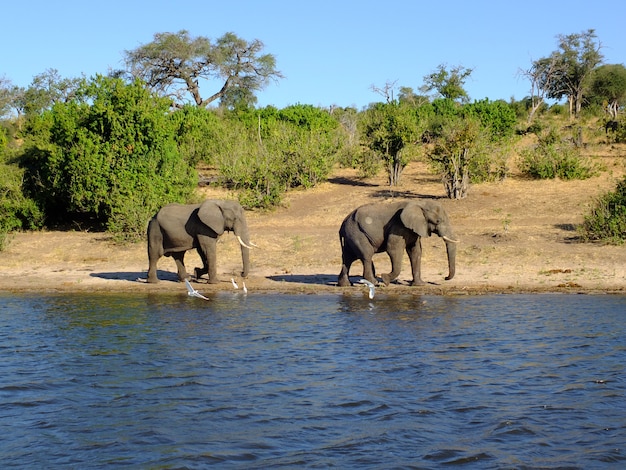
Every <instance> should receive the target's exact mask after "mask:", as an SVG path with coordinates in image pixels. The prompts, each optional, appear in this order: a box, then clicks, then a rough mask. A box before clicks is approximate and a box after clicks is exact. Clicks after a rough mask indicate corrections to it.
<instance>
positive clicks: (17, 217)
mask: <svg viewBox="0 0 626 470" xmlns="http://www.w3.org/2000/svg"><path fill="white" fill-rule="evenodd" d="M23 173H24V171H23V170H22V169H20V168H18V166H17V165H12V164H8V163H5V162H0V251H2V250H3V249H4V248H5V247H6V243H7V239H8V238H7V235H8V234H9V233H10V232H12V231H14V230H34V229H38V228H41V226H42V224H43V214H42V213H41V211H40V210H39V207H37V204H35V201H33V200H32V199H29V198H27V197H25V196H24V193H23V191H22V180H23Z"/></svg>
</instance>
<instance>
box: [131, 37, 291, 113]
mask: <svg viewBox="0 0 626 470" xmlns="http://www.w3.org/2000/svg"><path fill="white" fill-rule="evenodd" d="M263 47H264V45H263V43H262V42H261V41H259V40H258V39H255V40H253V41H250V42H247V41H245V40H243V39H241V38H239V37H237V36H236V35H235V34H233V33H226V34H224V35H223V36H222V37H220V38H219V39H217V40H216V41H215V43H211V41H210V39H208V38H206V37H204V36H198V37H191V36H190V35H189V32H188V31H185V30H181V31H179V32H178V33H157V34H155V35H154V41H152V42H151V43H148V44H145V45H143V46H140V47H138V48H137V49H135V50H132V51H125V55H126V58H125V60H126V65H127V68H128V70H129V72H130V74H131V75H132V76H134V77H138V78H141V79H142V80H143V81H145V82H146V83H147V84H148V86H149V87H150V88H152V89H153V90H155V91H157V92H158V93H160V94H163V95H165V96H169V97H171V98H172V99H173V100H174V105H175V106H177V107H180V106H181V105H182V104H184V103H185V102H186V101H188V100H185V99H184V97H185V96H186V95H190V96H191V99H192V101H193V103H195V104H196V105H197V106H201V107H206V106H207V105H208V104H209V103H212V102H214V101H216V100H218V99H219V100H221V99H224V100H225V101H227V104H228V105H229V106H231V105H232V104H233V99H234V98H237V97H244V98H245V100H246V101H248V102H249V101H250V97H249V95H248V93H253V92H255V91H257V90H260V89H263V88H264V87H265V86H266V85H267V84H268V82H269V80H271V79H278V78H282V75H281V73H280V72H278V71H277V70H276V59H275V58H274V56H273V55H271V54H261V51H262V50H263ZM205 81H209V82H210V81H213V82H217V83H218V86H219V89H218V90H217V91H215V92H214V93H213V94H211V95H210V96H208V97H206V98H203V97H202V94H201V93H200V83H201V82H205ZM237 89H241V92H240V93H239V94H237V93H235V92H234V91H235V90H237ZM235 101H236V100H235Z"/></svg>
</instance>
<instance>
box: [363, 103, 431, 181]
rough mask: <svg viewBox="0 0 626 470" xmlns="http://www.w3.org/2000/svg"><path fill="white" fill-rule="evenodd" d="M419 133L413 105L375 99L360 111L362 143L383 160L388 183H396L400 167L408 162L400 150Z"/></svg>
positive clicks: (413, 140)
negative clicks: (373, 102)
mask: <svg viewBox="0 0 626 470" xmlns="http://www.w3.org/2000/svg"><path fill="white" fill-rule="evenodd" d="M418 135H419V130H418V125H417V121H416V119H415V114H414V113H413V109H412V108H411V107H410V106H408V105H404V104H399V103H397V102H390V103H377V104H374V105H373V106H371V107H370V108H369V109H367V110H366V111H365V112H364V116H363V120H362V137H363V140H364V144H365V145H366V146H367V147H368V148H369V149H370V150H371V151H372V152H375V153H376V154H378V155H379V156H380V158H381V159H382V160H383V161H384V162H385V164H386V166H387V170H388V174H389V184H390V186H396V185H398V184H399V183H400V175H401V174H402V170H403V169H404V167H405V166H406V165H407V163H408V162H409V159H408V155H407V153H406V152H405V151H404V150H405V149H406V148H407V147H408V146H409V145H411V144H412V143H413V142H415V141H416V140H417V137H418Z"/></svg>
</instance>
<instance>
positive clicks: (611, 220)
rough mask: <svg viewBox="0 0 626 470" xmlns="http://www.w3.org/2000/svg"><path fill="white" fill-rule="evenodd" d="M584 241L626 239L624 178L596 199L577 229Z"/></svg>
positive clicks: (616, 242) (615, 242)
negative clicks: (613, 189) (612, 188)
mask: <svg viewBox="0 0 626 470" xmlns="http://www.w3.org/2000/svg"><path fill="white" fill-rule="evenodd" d="M579 232H580V234H581V236H582V238H583V240H585V241H604V242H607V243H614V244H622V243H624V241H626V178H624V179H622V181H620V182H619V183H618V184H617V187H616V188H615V191H610V192H608V193H606V194H604V195H603V196H601V197H600V198H598V200H597V201H596V203H595V205H594V207H592V209H591V211H590V213H589V214H587V215H586V216H585V220H584V223H583V225H582V226H581V227H580V230H579Z"/></svg>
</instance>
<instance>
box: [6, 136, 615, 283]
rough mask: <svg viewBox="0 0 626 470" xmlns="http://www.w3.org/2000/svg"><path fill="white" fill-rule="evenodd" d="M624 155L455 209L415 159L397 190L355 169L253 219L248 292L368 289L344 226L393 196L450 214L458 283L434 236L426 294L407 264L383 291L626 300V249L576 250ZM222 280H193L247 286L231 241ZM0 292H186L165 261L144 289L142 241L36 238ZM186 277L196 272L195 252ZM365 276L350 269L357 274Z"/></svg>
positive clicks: (510, 182) (58, 235)
mask: <svg viewBox="0 0 626 470" xmlns="http://www.w3.org/2000/svg"><path fill="white" fill-rule="evenodd" d="M621 151H622V149H620V148H616V149H615V151H614V154H610V152H609V155H607V157H606V161H605V165H606V166H607V171H604V172H603V173H602V175H600V176H598V177H594V178H591V179H589V180H585V181H567V182H566V181H559V180H548V181H536V180H526V179H523V178H519V177H515V176H512V177H510V178H508V179H506V180H505V181H502V182H498V183H489V184H481V185H476V186H473V187H472V188H471V192H470V195H469V197H467V198H466V199H464V200H460V201H452V200H449V199H446V198H445V197H444V190H443V185H442V184H441V182H440V181H439V180H438V179H437V178H435V177H433V175H432V174H430V173H429V172H428V171H427V168H426V167H425V166H424V165H423V164H420V163H411V164H410V165H409V166H408V167H407V168H406V170H405V172H404V173H403V175H402V186H401V187H399V188H396V190H395V191H390V188H389V186H388V185H387V184H386V179H385V176H384V175H380V176H378V177H375V178H369V179H360V178H358V175H357V173H356V171H354V170H340V171H338V172H337V173H336V174H335V175H334V176H333V177H332V178H331V179H330V180H329V181H328V182H325V183H323V184H321V185H320V186H318V187H316V188H314V189H311V190H306V191H294V192H292V193H290V194H289V195H288V196H287V197H286V198H285V202H284V205H283V206H282V207H280V208H278V209H276V210H273V211H271V212H261V211H251V212H248V214H247V218H248V224H249V227H250V233H251V237H252V240H253V241H254V242H255V243H256V244H257V245H258V248H256V249H255V250H253V252H252V253H251V260H252V270H251V273H250V276H249V278H248V279H246V280H245V283H246V286H247V287H248V290H249V292H263V293H286V292H289V293H320V292H329V293H339V292H355V293H358V292H361V291H364V288H363V287H362V286H360V285H355V286H353V287H347V288H339V287H337V286H336V285H335V284H336V281H337V274H338V273H339V270H340V265H341V249H340V245H339V238H338V234H337V232H338V229H339V226H340V224H341V221H342V220H343V218H344V217H345V216H346V215H347V214H348V213H349V212H350V211H351V210H352V209H354V208H355V207H357V206H359V205H361V204H365V203H368V202H375V201H383V200H386V199H389V198H415V197H422V198H434V199H436V200H438V201H439V202H440V203H441V204H442V205H443V206H444V207H445V209H446V211H447V212H448V214H449V216H450V220H451V222H452V224H453V227H454V230H455V232H456V234H457V236H458V238H460V240H461V243H460V245H459V247H458V253H457V269H456V276H455V278H454V279H452V280H450V281H445V280H444V277H445V276H446V275H447V260H446V253H445V245H444V243H443V241H442V240H441V239H439V238H438V237H436V236H432V237H430V238H428V239H425V240H423V249H424V256H423V261H422V278H423V280H424V281H426V282H427V285H425V286H419V287H411V286H408V281H409V280H410V268H409V263H408V259H406V256H405V259H404V264H403V268H402V273H401V274H400V277H399V280H398V281H397V283H394V284H391V285H390V286H387V287H380V288H379V289H378V292H379V293H385V294H400V293H414V294H418V293H433V294H466V293H471V294H480V293H489V292H503V293H509V292H568V293H614V292H618V293H626V247H625V246H609V245H603V244H596V243H581V242H580V241H579V238H578V233H577V231H576V226H577V225H579V224H580V223H581V222H582V221H583V215H584V214H585V213H586V212H587V209H588V207H589V205H591V204H592V203H593V201H594V198H596V197H597V196H599V195H600V194H603V193H605V192H606V191H608V190H612V189H614V187H615V184H616V181H617V179H618V178H620V177H621V176H622V175H623V173H624V164H623V157H622V156H621ZM202 192H203V193H204V196H205V197H207V198H232V197H234V195H232V194H229V193H228V192H227V191H224V190H222V189H218V188H210V187H207V188H202ZM217 255H218V275H219V277H220V282H219V283H218V284H211V285H209V284H205V283H202V282H199V283H196V284H195V286H196V288H197V289H198V290H199V291H201V292H203V293H205V292H206V293H212V292H216V291H225V290H232V289H233V286H232V283H231V278H233V279H235V280H236V281H238V282H239V284H241V279H240V278H239V276H238V273H239V271H240V269H241V257H240V250H239V246H238V244H237V241H236V240H235V238H234V236H233V235H232V234H229V233H227V234H225V235H224V236H223V237H222V241H221V242H220V243H219V244H218V254H217ZM0 260H1V262H0V292H2V291H4V292H151V293H160V292H162V293H175V292H179V291H183V292H184V290H185V288H184V285H182V284H180V283H178V282H177V281H176V274H175V272H176V269H175V265H174V262H173V261H172V259H171V258H162V260H161V261H160V263H159V277H160V278H161V279H162V281H161V282H159V283H158V284H147V283H145V281H144V280H145V277H146V271H147V266H148V261H147V254H146V244H145V242H142V243H137V244H133V245H124V246H120V245H116V244H114V243H113V242H112V240H111V238H110V237H109V236H108V235H107V234H103V233H88V232H80V231H70V232H55V231H46V232H35V233H17V234H14V235H12V237H11V239H10V242H9V245H8V247H7V249H6V250H5V251H3V252H0ZM185 261H186V265H187V267H188V271H189V272H192V270H193V267H194V266H199V265H200V260H199V258H198V256H197V254H196V253H195V252H189V253H188V255H187V257H186V259H185ZM374 261H375V263H376V268H377V272H379V273H382V272H385V271H386V272H388V271H389V270H390V266H389V263H388V258H387V255H386V254H384V253H383V254H379V255H377V256H376V257H375V258H374ZM361 274H362V268H361V264H360V263H358V262H357V263H355V264H354V265H353V267H352V270H351V277H352V279H353V280H354V281H356V280H358V279H359V277H360V275H361Z"/></svg>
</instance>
